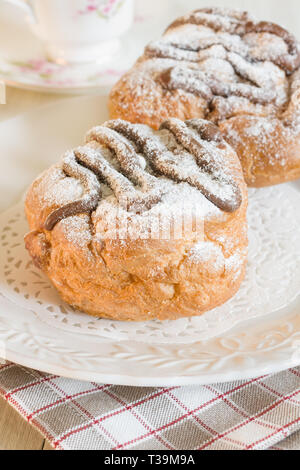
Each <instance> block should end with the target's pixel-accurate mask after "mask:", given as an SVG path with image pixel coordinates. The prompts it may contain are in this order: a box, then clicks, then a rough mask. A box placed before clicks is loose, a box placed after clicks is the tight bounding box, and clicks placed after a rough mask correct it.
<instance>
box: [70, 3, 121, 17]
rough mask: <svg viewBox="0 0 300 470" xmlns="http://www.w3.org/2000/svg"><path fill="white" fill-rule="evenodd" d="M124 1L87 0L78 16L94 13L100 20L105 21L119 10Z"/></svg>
mask: <svg viewBox="0 0 300 470" xmlns="http://www.w3.org/2000/svg"><path fill="white" fill-rule="evenodd" d="M124 1H125V0H87V1H86V6H85V8H84V9H83V10H79V11H78V12H77V13H78V15H80V16H82V15H87V14H91V13H96V14H97V15H98V16H99V17H100V18H103V19H107V18H111V17H112V16H114V15H115V14H116V13H117V12H118V10H119V9H120V8H121V6H122V5H123V3H124Z"/></svg>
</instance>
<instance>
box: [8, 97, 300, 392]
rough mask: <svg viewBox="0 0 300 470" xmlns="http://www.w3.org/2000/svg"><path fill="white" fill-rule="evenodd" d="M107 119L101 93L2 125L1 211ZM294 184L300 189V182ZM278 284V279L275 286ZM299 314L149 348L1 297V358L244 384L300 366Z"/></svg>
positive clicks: (157, 378) (110, 377)
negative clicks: (73, 326)
mask: <svg viewBox="0 0 300 470" xmlns="http://www.w3.org/2000/svg"><path fill="white" fill-rule="evenodd" d="M107 118H108V116H107V111H106V97H101V96H98V97H85V98H76V99H72V100H63V101H61V102H59V103H56V104H52V105H50V106H46V107H44V108H40V109H38V110H35V111H33V112H31V113H28V114H26V115H23V116H20V117H18V118H14V119H12V120H9V121H6V122H4V123H2V124H1V125H0V141H1V156H0V159H1V163H2V168H3V171H1V172H0V210H5V209H7V208H8V207H10V206H11V205H12V204H13V203H15V202H17V201H18V200H19V199H20V196H21V194H22V193H23V191H24V189H25V187H26V186H28V185H29V184H30V182H31V181H32V180H33V178H34V177H35V176H36V175H37V174H38V173H39V172H41V171H42V170H44V169H45V168H47V167H48V166H49V165H51V164H52V163H55V162H56V161H57V159H58V156H59V155H60V154H61V153H62V152H63V151H65V150H66V149H68V148H70V147H73V146H75V145H78V144H80V143H81V142H82V137H83V135H84V134H85V132H86V130H87V129H88V128H90V127H91V126H93V125H95V124H100V123H101V122H103V121H105V120H106V119H107ZM290 186H293V187H294V188H295V189H297V191H300V184H299V183H294V184H293V185H288V187H290ZM1 229H2V230H5V227H1ZM12 236H14V234H13V233H12ZM295 240H296V241H295V242H296V243H297V239H295ZM278 241H279V240H278ZM299 241H300V240H299ZM2 247H4V249H5V243H2ZM2 249H3V248H2ZM1 256H2V257H3V256H4V253H3V252H2V255H1V251H0V257H1ZM299 262H300V260H299ZM277 268H278V266H277ZM277 270H278V269H277ZM275 271H276V270H275ZM283 276H284V274H283ZM278 282H280V279H279V281H278V279H277V280H274V289H276V286H277V283H278ZM0 292H1V289H0ZM291 300H292V299H291ZM299 312H300V298H299V297H298V298H294V300H293V301H291V303H290V304H289V305H288V306H287V307H285V308H284V309H282V310H280V311H278V312H276V313H273V314H272V315H268V316H265V317H260V318H258V319H252V320H249V321H246V322H244V323H243V324H241V325H240V326H238V327H235V329H233V330H231V331H229V332H227V333H224V334H222V335H221V336H218V337H216V338H212V339H209V340H207V341H194V342H190V343H189V344H179V343H178V342H177V343H175V342H173V343H172V341H171V340H170V341H169V342H167V343H159V342H157V341H156V342H155V343H149V342H143V341H142V340H140V341H132V340H130V341H128V340H120V339H119V340H116V339H113V338H108V337H107V338H104V337H102V336H101V335H98V334H88V333H86V332H82V331H78V332H76V331H75V330H73V331H67V330H66V329H65V328H63V327H60V326H59V323H58V324H54V323H52V324H51V323H47V322H45V321H43V320H42V319H41V317H40V316H39V315H36V313H35V312H34V310H33V309H29V308H25V307H23V306H20V305H17V303H16V301H14V300H13V299H12V298H10V299H9V298H7V297H6V296H3V295H1V294H0V356H1V355H2V356H5V357H6V358H7V359H8V360H11V361H14V362H17V363H20V364H22V365H24V366H28V367H33V368H37V369H40V370H43V371H47V372H50V373H55V374H59V375H64V376H68V377H72V378H76V379H83V380H91V381H96V382H106V383H114V384H127V385H139V386H169V385H187V384H203V383H213V382H221V381H229V380H237V379H246V378H249V377H254V376H259V375H264V374H267V373H272V372H277V371H280V370H283V369H285V368H288V367H294V366H297V365H299V364H300V315H299Z"/></svg>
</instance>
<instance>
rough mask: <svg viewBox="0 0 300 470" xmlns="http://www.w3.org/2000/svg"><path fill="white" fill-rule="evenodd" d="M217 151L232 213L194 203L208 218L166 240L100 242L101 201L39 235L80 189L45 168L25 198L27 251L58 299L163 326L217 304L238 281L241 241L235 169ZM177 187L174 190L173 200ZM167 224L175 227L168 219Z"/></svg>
mask: <svg viewBox="0 0 300 470" xmlns="http://www.w3.org/2000/svg"><path fill="white" fill-rule="evenodd" d="M220 152H222V155H223V156H224V167H226V168H227V170H228V171H230V175H231V176H232V178H233V180H234V181H235V183H236V184H237V185H238V187H239V189H240V191H241V195H242V204H241V206H240V208H239V209H238V210H237V211H235V212H233V213H225V212H222V211H220V210H219V209H216V208H213V205H212V203H210V202H208V201H207V200H205V198H203V199H201V198H200V199H199V201H200V202H199V203H201V204H206V205H207V207H208V208H210V207H212V211H210V210H209V211H206V212H204V213H203V218H202V220H201V221H200V222H201V223H200V224H199V223H198V225H197V226H196V227H194V226H193V228H192V229H191V231H190V232H187V233H185V234H184V235H183V236H181V237H178V238H175V237H174V238H172V237H171V238H170V239H161V238H159V237H157V239H156V238H155V237H153V238H151V239H141V238H136V239H134V238H131V237H128V238H127V239H125V238H122V239H118V238H116V239H110V238H105V237H103V233H104V232H105V227H106V226H107V224H108V222H109V217H110V212H111V208H110V206H108V211H105V204H107V201H105V200H104V201H103V203H102V202H100V203H99V206H98V209H97V210H96V211H94V212H93V213H92V214H81V215H76V216H72V217H68V218H66V219H64V220H61V221H60V222H58V223H57V224H56V225H55V226H54V228H53V230H51V231H49V230H46V229H45V221H46V220H47V217H48V216H49V214H51V213H52V212H53V211H55V210H56V209H58V208H59V207H62V206H63V205H64V204H68V203H70V202H71V201H72V200H76V199H78V197H80V196H81V194H82V188H81V187H80V184H78V182H76V181H74V179H73V178H70V177H66V175H65V174H64V172H63V171H62V169H61V166H60V165H56V166H54V167H52V168H50V169H49V170H47V171H46V172H45V173H44V174H43V175H41V176H40V177H39V178H38V179H37V180H36V181H35V182H34V183H33V184H32V186H31V187H30V189H29V191H28V193H27V197H26V203H25V210H26V215H27V219H28V222H29V226H30V230H31V231H30V233H29V234H28V235H27V236H26V237H25V242H26V247H27V249H28V251H29V252H30V254H31V256H32V257H33V259H34V261H35V263H36V265H37V266H38V267H39V268H41V269H42V270H43V271H44V272H45V273H46V275H47V276H48V277H49V279H50V280H51V281H52V283H53V284H54V286H55V287H56V288H57V289H58V291H59V293H60V295H61V296H62V298H63V299H64V300H65V301H66V302H68V303H69V304H71V305H73V306H74V307H77V308H79V309H80V310H82V311H84V312H86V313H89V314H91V315H95V316H99V317H104V318H113V319H116V320H130V321H142V320H150V319H153V318H158V319H161V320H164V319H176V318H180V317H186V316H195V315H200V314H202V313H204V312H205V311H207V310H211V309H212V308H214V307H216V306H218V305H221V304H222V303H224V302H226V301H227V300H228V299H229V298H230V297H232V296H233V295H234V294H235V293H236V292H237V290H238V289H239V287H240V284H241V282H242V280H243V278H244V275H245V266H246V262H247V248H248V240H247V188H246V185H245V182H244V180H243V176H242V170H241V166H240V163H239V160H238V158H237V156H236V154H235V152H234V151H232V149H231V148H230V147H229V146H228V145H225V146H223V147H222V150H220ZM185 185H186V183H180V184H179V186H178V188H179V189H178V191H179V194H180V191H181V190H180V188H181V187H182V190H184V188H185ZM195 191H196V190H195ZM182 194H185V193H184V192H183V193H182ZM200 196H201V195H200ZM200 196H199V197H200ZM201 197H202V196H201ZM197 201H198V199H197ZM205 201H206V202H205ZM175 202H176V201H175ZM179 202H180V199H179V200H178V203H179ZM101 204H104V205H101ZM205 207H206V206H205ZM134 217H136V218H138V217H140V216H138V215H137V216H133V214H128V222H129V224H130V223H133V222H132V220H133V219H134ZM173 221H174V223H176V222H178V218H177V215H176V214H175V215H174V219H173ZM185 222H186V221H185Z"/></svg>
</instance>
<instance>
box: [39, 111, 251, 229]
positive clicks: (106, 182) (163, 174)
mask: <svg viewBox="0 0 300 470" xmlns="http://www.w3.org/2000/svg"><path fill="white" fill-rule="evenodd" d="M241 174H242V172H241V168H240V164H239V161H238V158H237V156H236V154H235V152H234V151H233V150H232V148H231V147H230V146H229V145H228V144H227V143H226V142H225V141H224V140H223V137H222V134H221V133H220V131H219V129H218V128H217V127H216V126H215V125H214V124H212V123H210V122H207V121H204V120H202V119H192V120H189V121H186V122H183V121H180V120H178V119H169V120H168V121H165V122H164V123H163V124H162V125H161V128H160V130H158V131H155V130H153V129H151V128H149V127H148V126H145V125H141V124H131V123H129V122H127V121H122V120H113V121H108V122H106V123H105V124H104V125H102V126H98V127H95V128H93V129H92V130H91V131H89V132H88V134H87V137H86V144H85V145H84V146H81V147H78V148H76V149H75V150H72V151H68V152H67V153H66V154H65V155H64V156H63V158H62V161H61V163H60V164H59V165H57V166H56V167H54V168H52V170H51V171H50V173H49V176H48V177H44V178H43V179H42V181H43V188H40V192H41V194H42V195H43V196H42V197H43V198H44V205H45V206H47V205H48V206H51V207H52V208H53V207H54V210H52V211H51V212H50V213H49V214H48V216H47V218H46V220H45V223H44V228H45V229H46V230H48V231H51V230H53V228H54V227H55V226H56V224H57V223H59V222H60V221H62V220H63V219H68V218H70V220H71V219H72V217H73V216H75V215H78V214H84V213H92V212H94V211H96V214H97V213H98V214H100V215H101V214H102V215H103V214H104V213H105V212H107V214H111V217H113V214H114V211H113V208H117V209H118V210H119V215H120V213H122V212H123V213H126V215H127V218H128V217H130V218H131V220H132V219H140V220H141V221H143V218H144V217H145V215H147V217H151V214H152V213H156V211H158V210H159V209H160V208H161V207H165V208H166V210H167V209H168V208H169V211H171V209H172V206H173V207H174V206H176V205H177V206H178V205H179V203H180V202H182V200H184V201H185V202H187V203H189V202H190V203H191V204H194V206H196V207H197V208H198V209H199V210H200V212H201V213H202V215H204V216H207V215H209V214H212V215H216V214H219V213H221V214H222V213H234V212H235V211H237V210H238V208H239V207H240V206H241V204H242V199H243V198H242V191H241V188H240V184H242V183H241V181H242V182H243V180H242V176H241ZM53 202H54V204H53ZM108 216H109V215H108Z"/></svg>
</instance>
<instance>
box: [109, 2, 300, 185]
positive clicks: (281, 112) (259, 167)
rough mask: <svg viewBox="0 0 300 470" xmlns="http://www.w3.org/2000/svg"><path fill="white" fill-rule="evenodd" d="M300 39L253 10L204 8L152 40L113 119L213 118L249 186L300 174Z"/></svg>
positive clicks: (155, 123)
mask: <svg viewBox="0 0 300 470" xmlns="http://www.w3.org/2000/svg"><path fill="white" fill-rule="evenodd" d="M299 66H300V46H299V43H298V42H297V41H296V39H295V38H294V37H293V36H292V35H291V34H289V33H288V31H286V30H285V29H283V28H281V27H280V26H278V25H276V24H273V23H268V22H265V21H262V22H257V21H255V20H254V19H253V18H252V17H251V16H250V15H249V14H248V13H247V12H240V11H235V10H227V9H222V8H203V9H201V10H196V11H194V12H193V13H191V14H190V15H187V16H184V17H182V18H179V19H177V20H176V21H175V22H174V23H172V24H171V25H170V26H169V27H168V29H167V30H166V32H165V34H164V35H163V37H162V38H161V39H159V40H158V41H154V42H152V43H150V44H149V45H148V46H147V47H146V48H145V52H144V55H143V56H142V57H141V58H140V59H139V60H138V61H137V63H136V64H135V65H134V67H133V68H132V69H131V70H130V71H129V72H128V73H126V74H125V75H124V76H123V77H122V78H121V79H120V81H119V82H118V83H117V84H116V85H115V87H114V88H113V90H112V91H111V94H110V102H109V107H110V115H111V117H112V118H121V119H126V120H128V121H131V122H139V123H144V124H147V125H149V126H152V127H153V128H155V129H157V128H158V127H159V125H160V123H161V122H162V121H164V120H165V119H169V118H170V117H176V118H179V119H182V120H185V119H191V118H202V119H207V120H210V121H212V122H214V123H215V124H217V125H218V126H219V128H220V129H221V130H222V132H223V133H224V136H225V138H226V139H227V141H228V142H229V143H230V144H231V145H232V147H233V148H234V149H235V150H236V152H237V154H238V156H239V158H240V160H241V163H242V167H243V171H244V176H245V179H246V182H247V183H248V185H249V186H254V187H261V186H268V185H273V184H278V183H283V182H285V181H290V180H294V179H296V178H299V177H300V69H299Z"/></svg>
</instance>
